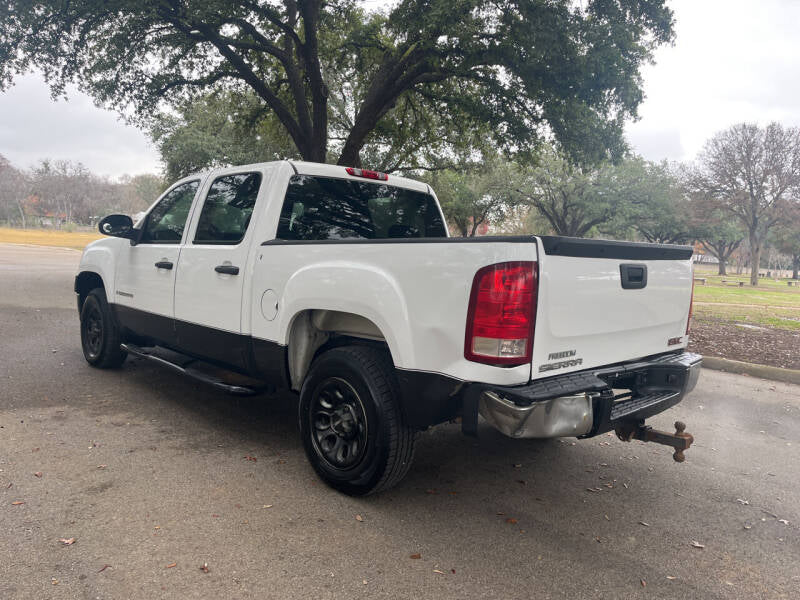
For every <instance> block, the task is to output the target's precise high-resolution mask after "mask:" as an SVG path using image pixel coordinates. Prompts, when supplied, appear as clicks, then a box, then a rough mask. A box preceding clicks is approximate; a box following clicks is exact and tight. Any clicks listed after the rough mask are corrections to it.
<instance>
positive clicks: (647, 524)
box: [639, 521, 650, 527]
mask: <svg viewBox="0 0 800 600" xmlns="http://www.w3.org/2000/svg"><path fill="white" fill-rule="evenodd" d="M639 525H644V526H645V527H650V523H645V522H644V521H639Z"/></svg>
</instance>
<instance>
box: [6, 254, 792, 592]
mask: <svg viewBox="0 0 800 600" xmlns="http://www.w3.org/2000/svg"><path fill="white" fill-rule="evenodd" d="M78 257H79V254H78V253H77V252H72V251H66V250H56V249H41V248H29V247H23V246H0V598H3V599H16V598H36V599H43V598H91V599H94V598H103V599H106V598H143V599H145V598H146V599H152V598H175V599H185V598H221V599H222V598H224V599H244V598H259V599H260V598H276V599H277V598H280V599H286V598H303V599H307V598H315V599H325V598H415V599H417V598H437V599H444V598H458V599H463V598H503V599H507V598H537V599H539V598H565V597H568V598H670V599H673V600H674V599H676V598H701V599H710V598H798V597H800V540H798V531H799V529H800V478H798V472H799V470H800V460H798V450H800V433H799V432H800V388H798V387H796V386H791V385H787V384H780V383H776V384H773V383H771V382H768V381H763V380H757V379H752V378H747V377H741V376H734V375H728V374H724V373H719V372H714V371H704V372H703V375H702V377H701V380H700V384H699V386H698V388H697V389H696V390H695V392H694V393H693V394H692V395H691V396H690V397H689V398H687V399H686V400H685V401H684V402H683V403H682V404H681V405H679V406H677V407H675V408H673V409H672V410H670V411H668V412H667V413H666V414H662V415H659V416H658V417H657V418H656V419H653V424H654V425H656V426H660V427H662V428H668V427H669V426H670V425H671V423H672V421H674V420H675V419H678V418H680V419H682V420H684V421H686V423H687V424H688V431H689V432H691V433H693V434H694V436H695V439H696V440H697V441H696V443H695V445H694V446H693V447H692V449H691V450H689V452H688V453H687V461H686V462H685V463H684V464H677V463H675V462H673V460H672V458H671V454H670V452H669V450H668V449H666V448H664V447H662V446H654V445H644V444H642V443H640V442H633V443H629V444H626V443H622V442H620V441H618V440H616V438H613V437H610V436H601V437H599V438H594V439H590V440H583V441H573V440H552V441H530V440H529V441H518V440H511V439H507V438H504V437H503V436H502V435H500V434H499V433H496V432H494V431H493V430H491V429H489V428H487V427H484V428H482V429H481V432H480V433H481V436H480V438H479V440H477V441H476V440H473V439H470V438H465V437H463V436H462V435H461V434H460V431H459V428H458V426H455V425H446V426H441V427H438V428H436V429H434V430H432V431H429V432H426V433H424V434H422V435H421V437H420V440H419V443H418V446H417V448H418V451H417V456H416V462H415V466H414V468H413V469H412V471H411V473H410V474H409V476H408V477H407V478H406V479H405V480H404V481H403V482H402V484H401V485H400V486H399V487H398V488H396V489H394V490H391V491H389V492H387V493H384V494H381V495H379V496H376V497H370V498H366V499H353V498H348V497H346V496H342V495H340V494H337V493H336V492H334V491H332V490H330V489H328V488H327V487H326V486H325V485H323V484H321V483H320V482H319V481H318V480H317V479H316V477H315V475H314V473H313V471H312V469H311V468H310V467H309V466H308V464H307V463H306V460H305V457H304V455H303V451H302V448H301V445H300V442H299V440H298V433H297V427H296V418H295V405H294V399H293V398H292V397H291V396H284V397H280V398H270V397H256V398H248V399H237V398H234V397H230V396H227V395H225V394H223V393H219V392H217V391H215V390H212V389H209V388H207V387H204V386H203V385H201V384H196V383H194V382H193V381H190V380H187V379H184V378H182V377H181V376H179V375H177V374H174V373H171V372H168V371H166V370H163V369H160V368H158V367H154V366H151V365H149V364H147V363H145V362H142V361H141V360H130V359H129V361H128V362H127V363H126V364H125V365H124V366H123V368H122V369H120V370H116V371H98V370H94V369H91V368H90V367H88V366H87V365H86V363H85V362H84V360H83V356H82V354H81V351H80V347H79V342H78V320H77V314H76V310H75V302H74V295H73V293H72V277H73V275H74V268H75V266H76V265H77V260H78ZM37 474H40V476H37ZM590 490H592V491H590ZM20 503H21V504H20ZM357 516H360V518H361V520H359V519H357V518H356V517H357ZM70 538H74V539H75V540H76V541H75V542H74V543H73V544H72V545H69V546H68V545H65V544H64V543H63V542H60V541H59V540H60V539H67V540H68V539H70ZM693 542H697V544H700V545H702V546H704V547H702V548H700V547H693V546H692V543H693ZM416 554H419V555H421V558H418V559H414V558H411V555H416ZM204 564H207V566H208V573H205V572H203V570H201V567H202V566H203V565H204Z"/></svg>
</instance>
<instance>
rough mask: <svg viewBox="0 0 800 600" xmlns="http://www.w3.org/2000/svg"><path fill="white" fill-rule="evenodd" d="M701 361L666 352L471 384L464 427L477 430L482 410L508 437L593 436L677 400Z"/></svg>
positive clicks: (465, 400) (694, 381) (693, 381)
mask: <svg viewBox="0 0 800 600" xmlns="http://www.w3.org/2000/svg"><path fill="white" fill-rule="evenodd" d="M702 362H703V358H702V356H700V355H699V354H693V353H691V352H681V353H678V354H675V353H670V354H662V355H660V356H655V357H651V358H648V359H644V360H639V361H632V362H626V363H620V364H617V365H612V366H609V367H603V368H600V369H590V370H587V371H579V372H577V373H569V374H567V375H561V376H557V377H551V378H548V379H544V380H539V381H535V382H532V383H530V384H528V385H524V386H496V385H490V384H480V383H474V384H470V385H469V387H468V388H467V389H466V390H465V391H464V395H463V412H462V419H463V420H462V427H463V429H464V432H465V433H468V434H475V433H476V432H477V421H478V414H480V415H481V416H483V418H484V419H486V420H487V421H488V422H489V423H490V424H491V425H492V426H494V427H495V428H496V429H498V430H499V431H500V432H502V433H504V434H506V435H508V436H510V437H515V438H552V437H592V436H595V435H598V434H600V433H604V432H606V431H611V430H612V429H616V428H617V427H618V426H619V425H621V424H624V423H631V422H634V423H635V422H642V421H644V419H646V418H648V417H651V416H653V415H656V414H658V413H660V412H663V411H665V410H666V409H668V408H670V407H671V406H674V405H675V404H677V403H678V402H680V401H681V400H682V399H683V397H684V396H685V395H686V394H687V393H689V392H690V391H692V389H694V387H695V385H697V380H698V378H699V376H700V367H701V365H702Z"/></svg>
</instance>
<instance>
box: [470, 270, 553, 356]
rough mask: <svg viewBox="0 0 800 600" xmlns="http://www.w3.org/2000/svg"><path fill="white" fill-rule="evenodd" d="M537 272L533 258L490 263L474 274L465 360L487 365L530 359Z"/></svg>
mask: <svg viewBox="0 0 800 600" xmlns="http://www.w3.org/2000/svg"><path fill="white" fill-rule="evenodd" d="M537 275H538V272H537V264H536V263H535V262H532V261H528V262H507V263H499V264H496V265H490V266H488V267H484V268H482V269H481V270H480V271H478V272H477V273H476V274H475V279H474V280H473V281H472V293H471V294H470V297H469V310H468V312H467V334H466V338H465V340H464V357H465V358H466V359H467V360H471V361H475V362H480V363H486V364H490V365H522V364H525V363H529V362H530V361H531V353H532V350H533V329H534V323H535V321H536V294H537V289H538V281H537Z"/></svg>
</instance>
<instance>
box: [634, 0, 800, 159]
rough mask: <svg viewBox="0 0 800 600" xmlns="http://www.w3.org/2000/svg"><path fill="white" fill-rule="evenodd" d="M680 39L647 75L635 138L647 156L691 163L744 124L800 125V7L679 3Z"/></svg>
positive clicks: (777, 0) (788, 1)
mask: <svg viewBox="0 0 800 600" xmlns="http://www.w3.org/2000/svg"><path fill="white" fill-rule="evenodd" d="M669 5H670V6H671V7H672V8H673V9H674V11H675V18H676V32H677V38H676V40H675V45H674V46H673V47H665V48H661V49H659V50H658V52H657V53H656V64H655V65H653V66H648V67H646V68H645V69H644V82H645V93H646V95H647V98H646V100H645V102H644V103H643V104H642V106H641V107H640V109H639V114H640V116H641V120H640V121H638V122H636V123H631V124H629V125H628V127H627V133H628V139H629V141H630V142H631V144H632V146H633V147H634V149H635V150H637V151H638V152H639V153H641V154H642V155H643V156H644V157H645V158H649V159H652V160H660V159H663V158H669V159H680V160H690V159H692V158H694V157H695V155H696V154H697V152H698V151H700V150H701V149H702V147H703V144H704V143H705V141H706V140H707V139H708V138H709V137H711V136H712V135H714V134H715V133H716V132H718V131H720V130H722V129H725V128H727V127H729V126H730V125H733V124H734V123H739V122H742V121H754V122H758V123H761V124H766V123H768V122H769V121H773V120H775V121H780V122H782V123H783V124H785V125H800V104H798V102H797V98H798V95H799V94H800V78H798V74H799V72H800V37H798V36H797V34H796V24H797V23H798V22H800V2H794V1H792V0H762V1H759V2H751V1H741V0H740V1H726V0H714V1H710V0H703V1H702V2H698V1H697V0H672V1H670V2H669Z"/></svg>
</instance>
